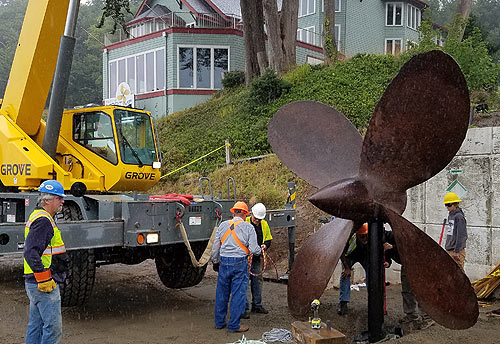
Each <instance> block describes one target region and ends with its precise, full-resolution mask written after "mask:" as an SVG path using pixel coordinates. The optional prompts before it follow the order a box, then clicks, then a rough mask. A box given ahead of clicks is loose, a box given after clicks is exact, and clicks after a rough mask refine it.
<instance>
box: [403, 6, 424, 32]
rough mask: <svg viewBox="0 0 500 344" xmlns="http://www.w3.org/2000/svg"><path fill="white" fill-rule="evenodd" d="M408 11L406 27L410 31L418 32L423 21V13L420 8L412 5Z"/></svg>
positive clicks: (408, 7)
mask: <svg viewBox="0 0 500 344" xmlns="http://www.w3.org/2000/svg"><path fill="white" fill-rule="evenodd" d="M406 9H407V11H406V26H408V27H409V28H410V29H413V30H418V27H419V26H420V21H421V19H422V12H421V11H420V9H419V8H418V7H416V6H413V5H411V4H408V6H407V7H406ZM413 13H415V17H414V18H413V17H412V15H413Z"/></svg>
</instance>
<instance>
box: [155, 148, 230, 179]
mask: <svg viewBox="0 0 500 344" xmlns="http://www.w3.org/2000/svg"><path fill="white" fill-rule="evenodd" d="M226 146H228V147H229V146H231V144H230V143H225V144H224V145H222V146H220V147H219V148H216V149H214V150H213V151H211V152H208V153H207V154H205V155H202V156H200V157H199V158H197V159H195V160H193V161H191V162H189V163H187V164H186V165H184V166H181V167H179V168H177V169H175V170H173V171H171V172H168V173H167V174H164V175H163V176H161V177H160V179H162V178H165V177H166V176H169V175H171V174H172V173H175V172H177V171H179V170H182V169H183V168H184V167H187V166H189V165H191V164H194V163H195V162H197V161H198V160H201V159H203V158H205V157H207V156H209V155H210V154H212V153H215V152H217V151H218V150H219V149H222V148H224V147H226Z"/></svg>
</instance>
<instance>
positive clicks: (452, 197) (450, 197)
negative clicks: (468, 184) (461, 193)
mask: <svg viewBox="0 0 500 344" xmlns="http://www.w3.org/2000/svg"><path fill="white" fill-rule="evenodd" d="M457 202H462V200H461V199H460V198H458V196H457V194H456V193H454V192H448V193H447V194H446V195H445V196H444V200H443V204H448V203H457Z"/></svg>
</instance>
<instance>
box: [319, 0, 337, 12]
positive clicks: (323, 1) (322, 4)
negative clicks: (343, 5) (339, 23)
mask: <svg viewBox="0 0 500 344" xmlns="http://www.w3.org/2000/svg"><path fill="white" fill-rule="evenodd" d="M328 1H330V0H328ZM321 12H325V0H321ZM335 12H340V0H335Z"/></svg>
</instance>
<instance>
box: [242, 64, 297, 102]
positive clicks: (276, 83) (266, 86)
mask: <svg viewBox="0 0 500 344" xmlns="http://www.w3.org/2000/svg"><path fill="white" fill-rule="evenodd" d="M290 88H291V85H290V84H289V83H288V82H286V81H284V80H282V79H280V78H279V77H278V76H277V75H276V72H275V71H273V70H272V69H267V70H266V71H265V72H264V74H263V75H262V76H261V77H259V78H257V79H255V80H254V81H253V82H252V84H251V85H250V95H249V101H250V103H251V105H252V106H259V105H266V104H269V103H270V102H272V101H273V100H276V99H278V98H279V97H281V95H282V94H283V93H286V92H288V91H289V90H290Z"/></svg>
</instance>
